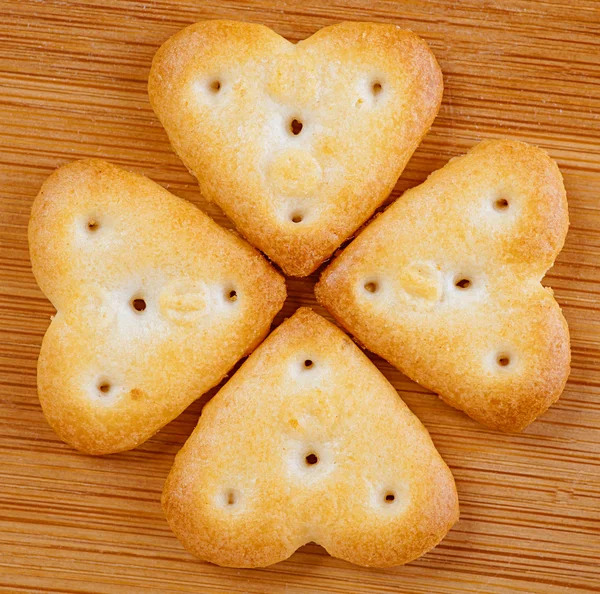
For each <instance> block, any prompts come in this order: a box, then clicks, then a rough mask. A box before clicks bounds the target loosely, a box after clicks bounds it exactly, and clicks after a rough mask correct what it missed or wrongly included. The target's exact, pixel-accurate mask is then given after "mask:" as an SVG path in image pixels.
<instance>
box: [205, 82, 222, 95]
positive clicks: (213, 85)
mask: <svg viewBox="0 0 600 594" xmlns="http://www.w3.org/2000/svg"><path fill="white" fill-rule="evenodd" d="M208 88H209V89H210V90H211V92H213V93H215V94H217V93H218V92H219V91H220V90H221V81H220V80H213V81H211V83H210V85H209V87H208Z"/></svg>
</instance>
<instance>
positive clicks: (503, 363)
mask: <svg viewBox="0 0 600 594" xmlns="http://www.w3.org/2000/svg"><path fill="white" fill-rule="evenodd" d="M496 362H497V363H498V365H500V367H508V365H510V357H509V356H508V355H506V354H504V353H501V354H500V355H498V357H497V358H496Z"/></svg>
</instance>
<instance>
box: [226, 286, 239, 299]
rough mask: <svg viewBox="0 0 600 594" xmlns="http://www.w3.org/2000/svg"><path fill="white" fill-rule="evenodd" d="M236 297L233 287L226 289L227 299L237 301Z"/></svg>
mask: <svg viewBox="0 0 600 594" xmlns="http://www.w3.org/2000/svg"><path fill="white" fill-rule="evenodd" d="M237 298H238V294H237V291H236V290H235V289H229V290H228V291H227V300H228V301H231V302H234V301H237Z"/></svg>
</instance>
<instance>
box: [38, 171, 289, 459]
mask: <svg viewBox="0 0 600 594" xmlns="http://www.w3.org/2000/svg"><path fill="white" fill-rule="evenodd" d="M29 246H30V252H31V262H32V266H33V272H34V274H35V277H36V279H37V281H38V283H39V285H40V287H41V289H42V291H43V292H44V293H45V294H46V296H47V297H48V298H49V299H50V301H51V302H52V304H53V305H54V307H55V308H56V310H57V313H56V315H55V316H54V319H53V321H52V323H51V324H50V327H49V328H48V331H47V332H46V336H45V337H44V341H43V344H42V348H41V352H40V357H39V361H38V392H39V397H40V401H41V404H42V408H43V410H44V414H45V415H46V418H47V419H48V422H49V423H50V425H51V426H52V427H53V429H54V430H55V431H56V433H57V434H58V435H59V437H60V438H61V439H63V440H64V441H66V442H67V443H69V444H70V445H72V446H73V447H75V448H77V449H78V450H81V451H84V452H87V453H90V454H108V453H112V452H119V451H123V450H128V449H131V448H134V447H136V446H138V445H139V444H141V443H142V442H143V441H145V440H147V439H148V438H149V437H150V436H152V435H153V434H154V433H156V432H157V431H158V430H159V429H160V428H161V427H163V425H166V424H167V423H168V422H169V421H171V420H172V419H174V418H175V417H176V416H177V415H179V414H180V413H181V412H182V411H183V410H184V409H185V408H186V407H187V406H188V405H189V404H191V403H192V402H193V401H194V400H195V399H196V398H198V397H199V396H200V395H202V394H203V393H204V392H206V391H207V390H208V389H209V388H211V387H212V386H214V385H215V384H217V383H218V382H219V381H220V380H221V379H222V378H223V377H224V376H225V375H226V374H227V372H228V371H229V370H230V369H231V367H233V365H234V364H235V363H236V361H238V360H239V359H240V358H241V357H243V356H244V355H245V354H247V353H249V352H250V351H252V349H253V348H254V347H255V346H256V345H257V344H258V343H259V342H260V340H261V339H262V338H263V337H264V336H265V335H266V333H267V332H268V331H269V327H270V324H271V321H272V320H273V317H274V316H275V314H276V313H277V312H278V311H279V309H280V308H281V306H282V304H283V301H284V299H285V294H286V292H285V282H284V280H283V279H282V278H281V276H280V275H279V274H277V273H276V272H275V271H274V270H273V269H272V268H271V266H269V264H268V263H267V262H266V261H265V260H264V258H263V257H262V256H260V255H259V254H258V253H257V252H256V251H255V250H254V249H253V248H251V247H250V246H249V245H248V244H247V243H246V242H244V241H243V240H241V239H239V238H238V237H236V236H234V235H233V234H232V233H230V232H228V231H226V230H225V229H222V228H221V227H219V226H218V225H217V224H216V223H215V222H214V221H212V220H211V219H210V218H209V217H208V216H206V215H205V214H204V213H202V212H201V211H200V210H198V209H197V208H196V207H195V206H193V205H192V204H190V203H188V202H186V201H184V200H181V199H180V198H177V197H176V196H173V195H172V194H170V193H169V192H167V190H165V189H164V188H162V187H160V186H159V185H157V184H155V183H154V182H152V181H150V180H149V179H146V178H145V177H143V176H141V175H136V174H134V173H129V172H127V171H125V170H123V169H120V168H118V167H115V166H114V165H111V164H109V163H106V162H104V161H99V160H89V161H78V162H75V163H71V164H69V165H66V166H64V167H61V168H60V169H58V170H57V171H56V172H54V173H53V174H52V175H51V176H50V177H49V179H48V180H47V181H46V183H45V184H44V185H43V187H42V189H41V191H40V193H39V195H38V197H37V198H36V200H35V202H34V204H33V209H32V213H31V219H30V222H29Z"/></svg>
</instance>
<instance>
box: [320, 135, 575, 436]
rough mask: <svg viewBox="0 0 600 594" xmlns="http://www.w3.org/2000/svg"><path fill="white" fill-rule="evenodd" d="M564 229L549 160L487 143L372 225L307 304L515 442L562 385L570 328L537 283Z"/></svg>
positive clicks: (562, 201)
mask: <svg viewBox="0 0 600 594" xmlns="http://www.w3.org/2000/svg"><path fill="white" fill-rule="evenodd" d="M568 224H569V221H568V211H567V199H566V195H565V189H564V186H563V181H562V177H561V174H560V171H559V170H558V167H557V166H556V163H555V162H554V161H553V160H552V159H550V157H549V156H548V155H547V154H546V153H545V152H544V151H542V150H541V149H538V148H535V147H533V146H530V145H527V144H525V143H522V142H515V141H509V140H490V141H485V142H482V143H480V144H478V145H477V146H476V147H474V148H473V149H472V150H470V151H469V152H468V153H467V154H466V155H464V156H462V157H460V158H457V159H453V160H452V161H450V162H449V163H448V164H447V165H446V166H445V167H444V168H443V169H441V170H439V171H436V172H435V173H432V174H431V175H430V176H429V178H428V179H427V181H426V182H425V183H423V184H421V185H420V186H418V187H416V188H413V189H412V190H409V191H407V192H405V194H404V195H403V196H402V197H400V198H399V199H398V200H397V201H396V202H395V203H394V204H393V205H392V206H391V207H389V208H388V209H387V210H386V211H385V212H384V213H383V214H382V215H381V216H379V217H378V218H376V219H375V220H374V221H373V222H372V223H371V224H370V225H369V226H368V227H367V228H366V229H365V230H364V231H363V232H362V233H361V234H360V235H359V237H358V238H357V239H356V240H354V241H353V242H352V243H351V244H350V246H349V247H347V248H346V249H345V250H344V252H343V253H342V254H341V255H340V256H339V257H338V258H337V259H336V260H335V261H334V262H333V264H331V265H330V266H329V268H327V269H326V270H325V272H324V273H323V275H322V277H321V280H320V282H319V283H318V285H317V286H316V295H317V298H318V300H319V302H320V303H322V304H323V305H324V306H325V307H327V309H328V310H329V311H330V312H331V313H332V314H333V315H334V316H335V318H336V319H337V320H338V321H339V322H340V323H341V324H342V325H343V326H344V327H345V328H346V329H347V330H348V331H349V332H351V333H352V334H353V335H354V336H355V337H356V338H357V339H358V340H359V341H360V342H361V343H362V344H364V345H365V346H366V347H367V348H368V349H370V350H371V351H373V352H375V353H377V354H378V355H380V356H382V357H384V358H385V359H387V360H388V361H389V362H390V363H392V364H393V365H395V366H396V367H397V368H398V369H400V370H401V371H402V372H403V373H405V374H406V375H408V376H409V377H410V378H412V379H413V380H415V381H417V382H418V383H420V384H423V385H424V386H426V387H427V388H429V389H430V390H433V391H434V392H437V393H438V394H439V395H440V396H441V397H442V398H443V399H444V400H445V401H446V402H448V403H449V404H451V405H452V406H455V407H456V408H459V409H461V410H463V411H465V412H466V413H467V414H468V415H470V416H471V417H473V418H474V419H476V420H477V421H479V422H480V423H483V424H484V425H488V426H490V427H494V428H497V429H501V430H503V431H520V430H522V429H524V428H525V427H527V425H529V423H531V422H532V421H533V420H534V419H535V418H536V417H537V416H538V415H540V414H541V413H543V412H544V411H545V410H546V409H547V408H548V407H549V406H550V405H551V404H552V403H553V402H555V401H556V400H557V399H558V397H559V396H560V394H561V392H562V391H563V388H564V386H565V382H566V380H567V377H568V375H569V365H570V349H569V330H568V328H567V323H566V321H565V319H564V318H563V316H562V313H561V311H560V308H559V306H558V304H557V303H556V301H555V300H554V297H553V296H552V290H551V289H547V288H544V287H542V285H541V284H540V281H541V280H542V277H543V276H544V274H545V273H546V271H547V270H548V268H550V266H552V264H553V263H554V259H555V258H556V256H557V254H558V252H559V251H560V249H561V248H562V246H563V243H564V240H565V235H566V233H567V228H568Z"/></svg>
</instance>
